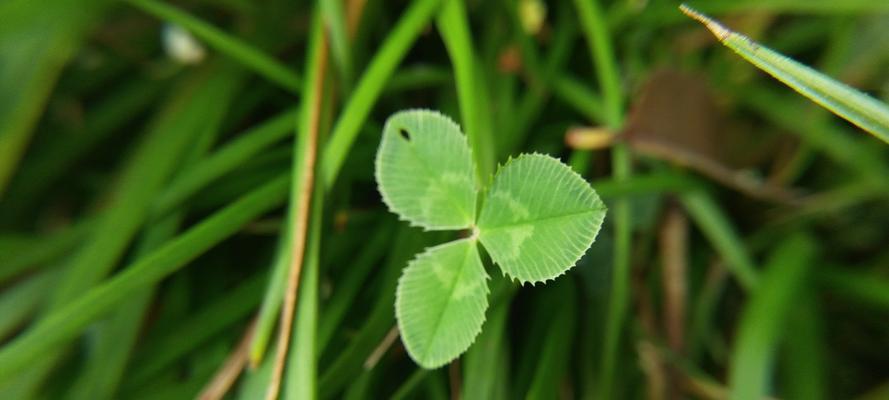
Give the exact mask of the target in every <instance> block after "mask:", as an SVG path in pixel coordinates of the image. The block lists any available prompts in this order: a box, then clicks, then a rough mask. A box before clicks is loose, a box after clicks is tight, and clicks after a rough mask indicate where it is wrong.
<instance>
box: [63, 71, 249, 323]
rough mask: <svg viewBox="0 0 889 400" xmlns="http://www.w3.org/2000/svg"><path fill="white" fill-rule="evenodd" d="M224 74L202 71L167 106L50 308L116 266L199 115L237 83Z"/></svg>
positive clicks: (194, 131)
mask: <svg viewBox="0 0 889 400" xmlns="http://www.w3.org/2000/svg"><path fill="white" fill-rule="evenodd" d="M224 71H225V70H221V69H215V70H213V69H211V70H205V71H203V73H202V74H200V75H198V76H197V77H196V78H197V79H193V80H191V81H190V82H188V83H187V84H186V85H184V86H183V89H182V90H181V91H180V92H179V93H177V94H176V95H175V96H174V97H173V99H172V101H171V102H170V103H168V104H167V106H166V107H167V108H166V109H165V111H164V112H163V113H162V115H161V116H160V118H159V119H158V121H157V123H156V124H154V126H153V127H152V129H151V131H150V132H149V133H148V136H147V137H146V138H145V140H144V141H143V142H141V143H140V146H139V149H138V151H137V152H136V153H135V154H134V155H133V157H132V159H131V160H130V161H129V164H128V165H127V166H126V168H125V170H124V172H123V174H122V176H121V177H120V181H119V182H120V185H119V187H117V188H116V190H115V193H114V196H113V200H112V201H111V202H110V204H109V205H108V207H107V209H106V210H105V211H104V212H103V213H102V216H101V220H100V222H99V225H98V226H97V227H96V231H95V232H94V234H93V237H92V238H91V240H90V242H89V243H88V244H87V245H86V246H85V247H84V248H83V249H82V250H81V251H80V252H78V253H77V255H76V256H75V257H74V259H73V260H72V263H71V265H70V266H68V268H67V270H66V272H65V276H64V277H63V280H62V281H61V282H60V284H59V287H58V288H57V289H56V292H55V293H54V295H53V300H52V302H51V307H52V308H53V309H55V308H56V307H59V306H61V305H63V304H65V303H67V302H68V301H70V300H71V299H73V298H75V297H77V296H79V295H80V294H82V293H83V292H85V291H86V290H87V289H88V288H89V287H91V286H92V285H94V284H95V283H96V282H98V281H100V280H101V279H102V277H104V276H105V275H106V274H107V273H108V271H110V270H111V268H113V267H114V266H115V264H116V263H117V261H118V260H119V258H120V257H121V256H122V254H123V252H124V251H125V250H126V248H127V246H128V245H129V243H130V240H131V239H132V238H133V237H134V235H135V234H136V232H137V231H138V229H139V227H140V226H141V224H142V223H143V222H144V219H145V218H146V217H147V214H148V211H149V207H150V205H151V201H152V199H153V198H154V196H155V195H157V193H158V192H160V189H161V188H162V185H163V183H164V182H165V181H166V180H167V179H168V176H169V175H171V174H172V173H173V171H174V168H176V167H177V166H178V165H179V162H180V157H183V156H184V154H185V152H186V148H187V147H188V146H189V145H191V144H193V143H194V140H195V137H196V136H197V135H199V134H200V133H201V132H202V128H201V127H202V124H203V123H204V114H205V113H207V112H209V111H208V110H212V109H214V108H215V107H216V104H215V100H216V99H217V98H219V97H220V96H225V95H226V94H225V93H226V92H228V91H230V90H233V88H234V83H235V81H236V80H234V79H232V78H233V77H232V76H231V74H230V73H228V72H224Z"/></svg>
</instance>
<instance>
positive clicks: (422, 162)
mask: <svg viewBox="0 0 889 400" xmlns="http://www.w3.org/2000/svg"><path fill="white" fill-rule="evenodd" d="M472 165H473V164H472V154H471V152H470V150H469V145H468V144H467V143H466V137H465V136H463V134H462V133H460V127H458V126H457V124H455V123H454V122H453V121H451V120H450V119H449V118H447V117H445V116H443V115H441V114H438V113H436V112H433V111H411V112H402V113H398V114H395V115H393V116H392V117H391V118H389V120H388V121H387V122H386V126H385V127H384V128H383V139H382V141H381V142H380V150H379V151H378V152H377V160H376V178H377V183H378V184H379V185H380V193H382V195H383V201H384V202H385V203H386V205H388V206H389V209H390V210H392V212H394V213H396V214H398V215H399V216H400V217H401V218H404V219H405V220H407V221H409V222H410V223H411V225H416V226H419V227H422V228H424V229H428V230H448V229H451V230H453V229H465V228H469V227H470V226H471V225H472V223H473V222H474V221H475V201H476V197H477V194H476V192H477V190H476V186H475V178H474V177H473V171H474V170H473V166H472Z"/></svg>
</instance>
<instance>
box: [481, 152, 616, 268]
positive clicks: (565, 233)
mask: <svg viewBox="0 0 889 400" xmlns="http://www.w3.org/2000/svg"><path fill="white" fill-rule="evenodd" d="M604 219H605V204H604V203H602V200H600V199H599V196H598V195H596V192H595V191H593V188H592V187H590V185H589V183H587V182H586V181H584V180H583V178H581V177H580V175H578V174H577V173H575V172H574V171H572V170H571V168H569V167H568V166H567V165H565V164H562V162H561V161H559V160H557V159H555V158H552V157H550V156H545V155H542V154H523V155H521V156H519V157H518V158H515V159H513V160H510V161H509V162H508V163H507V164H506V165H505V166H503V167H502V168H501V169H500V170H499V171H498V172H497V175H496V176H494V182H493V185H492V186H491V189H490V191H489V192H488V195H487V199H486V201H485V204H484V206H482V211H481V216H480V217H479V222H478V230H479V232H478V235H479V240H480V241H481V242H482V244H483V245H484V246H485V249H486V250H488V252H489V253H490V254H491V258H492V259H493V260H494V262H496V263H497V264H498V265H499V266H500V268H501V269H502V270H503V272H504V273H506V274H507V275H509V276H510V277H512V278H516V279H518V280H520V281H521V282H542V281H545V280H549V279H553V278H555V277H557V276H559V275H562V274H563V273H565V271H567V270H568V269H570V268H571V267H573V266H574V264H575V263H576V262H577V260H579V259H580V257H581V256H582V255H583V253H584V252H586V250H587V249H588V248H589V247H590V245H591V244H593V241H594V240H596V235H597V234H598V233H599V228H600V227H601V226H602V221H603V220H604Z"/></svg>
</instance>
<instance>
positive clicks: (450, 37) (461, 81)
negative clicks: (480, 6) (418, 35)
mask: <svg viewBox="0 0 889 400" xmlns="http://www.w3.org/2000/svg"><path fill="white" fill-rule="evenodd" d="M437 22H438V30H439V31H440V32H441V36H442V39H443V40H444V43H445V47H446V48H447V50H448V55H449V56H450V58H451V63H452V64H453V66H454V80H455V81H456V83H457V98H458V100H459V101H458V102H459V104H460V115H461V118H460V119H461V120H462V122H463V128H464V130H465V131H466V137H467V138H468V139H469V143H470V147H471V148H472V155H473V156H475V163H476V174H477V176H478V180H479V181H480V182H486V181H487V180H488V178H489V177H490V176H491V174H493V173H494V161H495V159H494V156H495V154H494V141H493V138H492V137H491V133H490V131H488V130H483V125H482V124H483V122H482V120H481V119H482V118H485V117H486V116H485V115H482V113H483V112H484V110H482V109H481V107H480V104H479V103H480V102H479V101H478V100H479V98H480V96H479V95H478V91H479V90H484V89H483V88H484V87H485V85H484V82H483V81H482V80H481V79H479V78H480V74H479V73H478V70H477V69H476V63H475V51H474V50H473V48H472V34H471V33H470V31H469V21H468V18H467V16H466V6H465V5H464V4H463V0H448V1H445V3H444V4H443V5H442V7H441V11H440V12H439V14H438V21H437Z"/></svg>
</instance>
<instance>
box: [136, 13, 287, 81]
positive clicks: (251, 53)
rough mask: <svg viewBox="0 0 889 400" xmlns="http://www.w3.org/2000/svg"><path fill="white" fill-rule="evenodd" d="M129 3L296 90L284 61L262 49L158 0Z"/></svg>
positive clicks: (271, 79) (258, 72)
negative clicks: (179, 26)
mask: <svg viewBox="0 0 889 400" xmlns="http://www.w3.org/2000/svg"><path fill="white" fill-rule="evenodd" d="M128 1H129V3H130V4H133V5H134V6H136V7H138V8H140V9H142V10H143V11H145V12H147V13H149V14H152V15H154V16H156V17H158V18H160V19H162V20H165V21H168V22H172V23H175V24H178V25H181V26H182V27H184V28H185V29H187V30H188V31H190V32H191V33H193V34H194V35H195V36H196V37H198V38H200V39H201V40H203V41H205V42H207V44H208V45H209V46H211V47H213V48H214V49H216V50H217V51H219V52H220V53H222V54H225V55H226V56H228V57H230V58H231V59H232V60H235V61H236V62H239V63H241V64H243V65H244V66H245V67H246V68H249V69H251V70H253V71H255V72H256V73H257V74H259V75H260V76H263V77H265V78H266V79H268V80H269V81H271V82H272V83H275V84H278V85H279V86H281V87H283V88H285V89H287V90H289V91H291V92H294V93H296V92H298V91H299V88H300V84H301V82H300V78H299V75H297V74H296V73H295V72H293V71H292V70H291V69H290V68H288V67H287V66H286V65H284V64H281V63H280V62H279V61H278V60H276V59H274V58H273V57H271V56H269V55H268V54H266V53H264V52H263V51H262V50H260V49H258V48H256V47H255V46H253V45H251V44H249V43H246V42H244V41H243V40H241V39H239V38H237V37H234V36H231V35H229V34H228V33H225V32H224V31H222V30H221V29H219V28H216V27H214V26H213V25H210V24H208V23H206V22H204V21H203V20H201V19H199V18H196V17H194V16H192V15H189V14H188V13H186V12H184V11H182V10H180V9H178V8H176V7H174V6H171V5H169V4H165V3H163V2H161V1H158V0H128Z"/></svg>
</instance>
